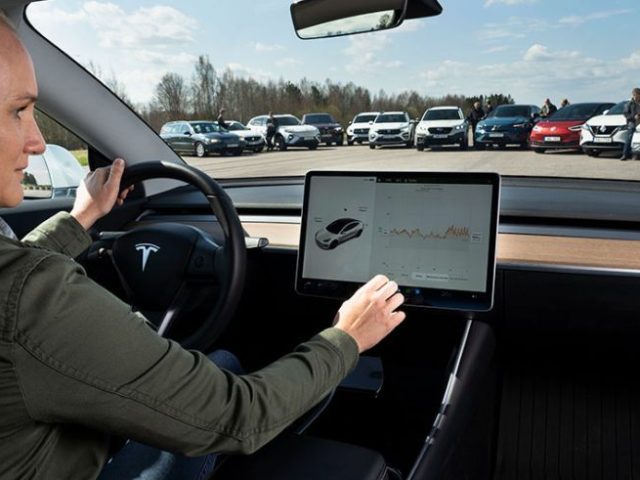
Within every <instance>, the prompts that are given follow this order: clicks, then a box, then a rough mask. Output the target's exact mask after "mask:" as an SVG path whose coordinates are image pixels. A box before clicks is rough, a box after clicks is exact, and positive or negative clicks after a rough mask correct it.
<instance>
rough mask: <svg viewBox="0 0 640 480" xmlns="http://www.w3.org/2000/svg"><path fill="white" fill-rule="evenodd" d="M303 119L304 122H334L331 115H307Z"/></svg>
mask: <svg viewBox="0 0 640 480" xmlns="http://www.w3.org/2000/svg"><path fill="white" fill-rule="evenodd" d="M304 121H305V123H336V121H335V120H334V119H333V118H331V115H307V116H306V117H304Z"/></svg>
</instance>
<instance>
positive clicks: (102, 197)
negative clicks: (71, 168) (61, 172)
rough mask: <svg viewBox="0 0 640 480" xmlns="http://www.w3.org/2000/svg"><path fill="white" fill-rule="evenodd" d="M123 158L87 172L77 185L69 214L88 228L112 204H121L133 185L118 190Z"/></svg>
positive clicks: (122, 171)
mask: <svg viewBox="0 0 640 480" xmlns="http://www.w3.org/2000/svg"><path fill="white" fill-rule="evenodd" d="M124 167H125V164H124V160H123V159H121V158H116V159H115V160H114V162H113V165H111V166H110V167H103V168H97V169H96V170H94V171H93V172H89V174H87V176H86V177H85V178H84V180H83V181H82V182H81V183H80V185H78V190H77V192H76V200H75V202H74V204H73V209H72V210H71V215H72V216H73V217H74V218H75V219H76V220H77V221H78V223H80V225H82V226H83V227H84V229H85V230H89V229H90V228H91V227H92V226H93V224H94V223H95V222H96V221H97V220H98V219H100V218H101V217H103V216H105V215H106V214H107V213H109V212H110V211H111V209H112V208H113V207H114V205H116V204H117V205H122V202H124V199H125V198H127V194H128V193H129V192H130V191H131V190H133V186H131V187H129V188H126V189H124V190H122V191H120V180H121V179H122V174H123V173H124Z"/></svg>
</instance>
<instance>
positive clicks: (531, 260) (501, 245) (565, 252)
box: [243, 222, 640, 270]
mask: <svg viewBox="0 0 640 480" xmlns="http://www.w3.org/2000/svg"><path fill="white" fill-rule="evenodd" d="M243 226H244V228H245V230H246V231H247V232H248V233H249V235H251V236H252V237H265V238H268V239H269V245H271V246H276V247H285V248H298V241H299V238H300V225H298V224H290V223H259V222H245V223H243ZM497 250H498V253H497V256H498V262H499V263H502V264H520V263H524V264H534V265H535V264H541V265H553V266H570V267H592V268H594V267H595V268H611V269H624V270H626V269H630V270H640V241H638V240H609V239H601V238H578V237H558V236H546V235H518V234H505V233H501V234H499V235H498V248H497Z"/></svg>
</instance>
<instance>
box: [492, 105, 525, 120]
mask: <svg viewBox="0 0 640 480" xmlns="http://www.w3.org/2000/svg"><path fill="white" fill-rule="evenodd" d="M490 116H491V117H496V118H508V117H528V116H529V107H525V106H521V105H510V106H504V105H503V106H500V107H498V108H496V109H495V110H494V111H493V112H491V114H490Z"/></svg>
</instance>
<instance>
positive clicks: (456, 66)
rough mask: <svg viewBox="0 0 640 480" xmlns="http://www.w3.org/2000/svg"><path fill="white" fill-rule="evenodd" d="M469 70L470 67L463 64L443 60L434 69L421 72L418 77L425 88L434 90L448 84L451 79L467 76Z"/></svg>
mask: <svg viewBox="0 0 640 480" xmlns="http://www.w3.org/2000/svg"><path fill="white" fill-rule="evenodd" d="M471 68H472V67H471V65H469V64H466V63H463V62H457V61H454V60H445V61H443V62H442V63H441V64H440V65H438V66H437V67H436V68H433V69H429V70H425V71H424V72H422V73H421V74H420V77H421V78H422V79H423V80H424V82H423V85H424V86H425V87H427V88H434V87H438V86H441V85H443V84H444V83H448V82H449V80H450V79H452V78H456V77H462V76H465V75H468V74H469V70H471Z"/></svg>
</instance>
